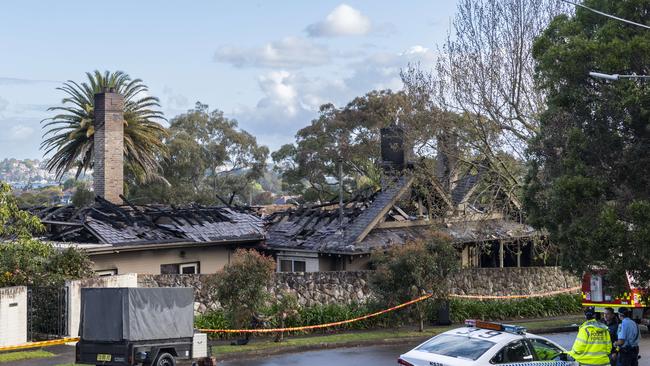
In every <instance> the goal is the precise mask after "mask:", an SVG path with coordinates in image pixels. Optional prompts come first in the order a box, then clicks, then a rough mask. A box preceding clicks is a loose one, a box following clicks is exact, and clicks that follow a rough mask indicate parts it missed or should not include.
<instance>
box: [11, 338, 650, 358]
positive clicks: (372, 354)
mask: <svg viewBox="0 0 650 366" xmlns="http://www.w3.org/2000/svg"><path fill="white" fill-rule="evenodd" d="M575 336H576V333H575V332H574V333H557V334H546V335H545V337H547V338H550V339H552V340H553V341H555V342H557V343H559V344H560V345H562V346H564V347H565V348H571V345H572V344H573V340H574V339H575ZM414 346H415V344H413V345H401V346H371V347H355V348H338V349H328V350H323V351H309V352H301V353H292V354H285V355H278V356H272V357H264V358H253V359H251V358H248V359H242V360H235V361H228V362H221V363H219V365H220V366H301V365H308V366H332V365H336V366H365V365H373V366H395V365H397V362H396V360H397V357H398V356H399V355H400V354H402V353H404V352H406V351H408V350H410V349H411V348H413V347H414ZM47 350H48V351H50V352H53V353H56V354H57V356H56V357H53V358H47V359H36V360H25V361H19V362H12V363H11V364H10V363H2V364H0V366H5V365H6V366H9V365H11V366H55V365H61V364H70V363H73V362H74V347H71V346H56V347H49V348H48V349H47ZM641 355H642V358H641V360H640V362H639V366H650V337H647V336H646V337H644V338H643V339H642V340H641Z"/></svg>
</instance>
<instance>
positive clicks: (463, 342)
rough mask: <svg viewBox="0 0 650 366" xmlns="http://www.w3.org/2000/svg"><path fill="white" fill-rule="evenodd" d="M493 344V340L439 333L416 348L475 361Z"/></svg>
mask: <svg viewBox="0 0 650 366" xmlns="http://www.w3.org/2000/svg"><path fill="white" fill-rule="evenodd" d="M493 346H494V342H490V341H486V340H482V339H476V338H469V337H463V336H455V335H449V334H441V335H439V336H437V337H434V338H432V339H431V340H430V341H428V342H427V343H425V344H423V345H421V346H420V347H418V348H417V350H418V351H423V352H429V353H435V354H437V355H443V356H449V357H458V358H466V359H470V360H473V361H476V360H477V359H478V358H479V357H481V356H482V355H483V354H484V353H485V352H487V350H489V349H490V348H492V347H493Z"/></svg>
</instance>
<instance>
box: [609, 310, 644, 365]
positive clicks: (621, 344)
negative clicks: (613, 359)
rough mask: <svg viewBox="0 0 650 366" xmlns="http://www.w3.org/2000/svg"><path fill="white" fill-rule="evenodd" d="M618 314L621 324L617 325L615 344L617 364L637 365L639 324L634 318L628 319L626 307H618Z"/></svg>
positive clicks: (628, 312) (628, 314) (628, 313)
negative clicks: (616, 347)
mask: <svg viewBox="0 0 650 366" xmlns="http://www.w3.org/2000/svg"><path fill="white" fill-rule="evenodd" d="M618 315H619V317H620V318H621V324H620V325H619V326H618V334H617V336H618V340H617V341H616V343H615V345H616V346H618V362H617V365H618V366H638V365H639V357H638V356H639V338H640V335H641V334H640V333H639V326H638V325H636V323H635V322H634V320H632V319H630V310H629V309H627V308H623V307H621V308H618Z"/></svg>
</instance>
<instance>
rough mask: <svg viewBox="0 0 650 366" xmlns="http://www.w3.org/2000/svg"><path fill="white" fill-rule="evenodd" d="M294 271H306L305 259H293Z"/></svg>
mask: <svg viewBox="0 0 650 366" xmlns="http://www.w3.org/2000/svg"><path fill="white" fill-rule="evenodd" d="M293 271H294V272H305V261H293Z"/></svg>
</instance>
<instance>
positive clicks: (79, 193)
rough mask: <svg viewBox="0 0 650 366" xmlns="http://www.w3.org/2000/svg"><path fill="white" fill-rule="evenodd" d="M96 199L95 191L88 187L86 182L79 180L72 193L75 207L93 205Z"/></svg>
mask: <svg viewBox="0 0 650 366" xmlns="http://www.w3.org/2000/svg"><path fill="white" fill-rule="evenodd" d="M94 200H95V193H94V192H92V191H91V190H90V189H88V185H87V184H86V183H85V182H78V183H77V184H76V189H75V192H74V194H73V195H72V204H73V205H75V207H84V206H89V205H91V204H92V203H93V202H94Z"/></svg>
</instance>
